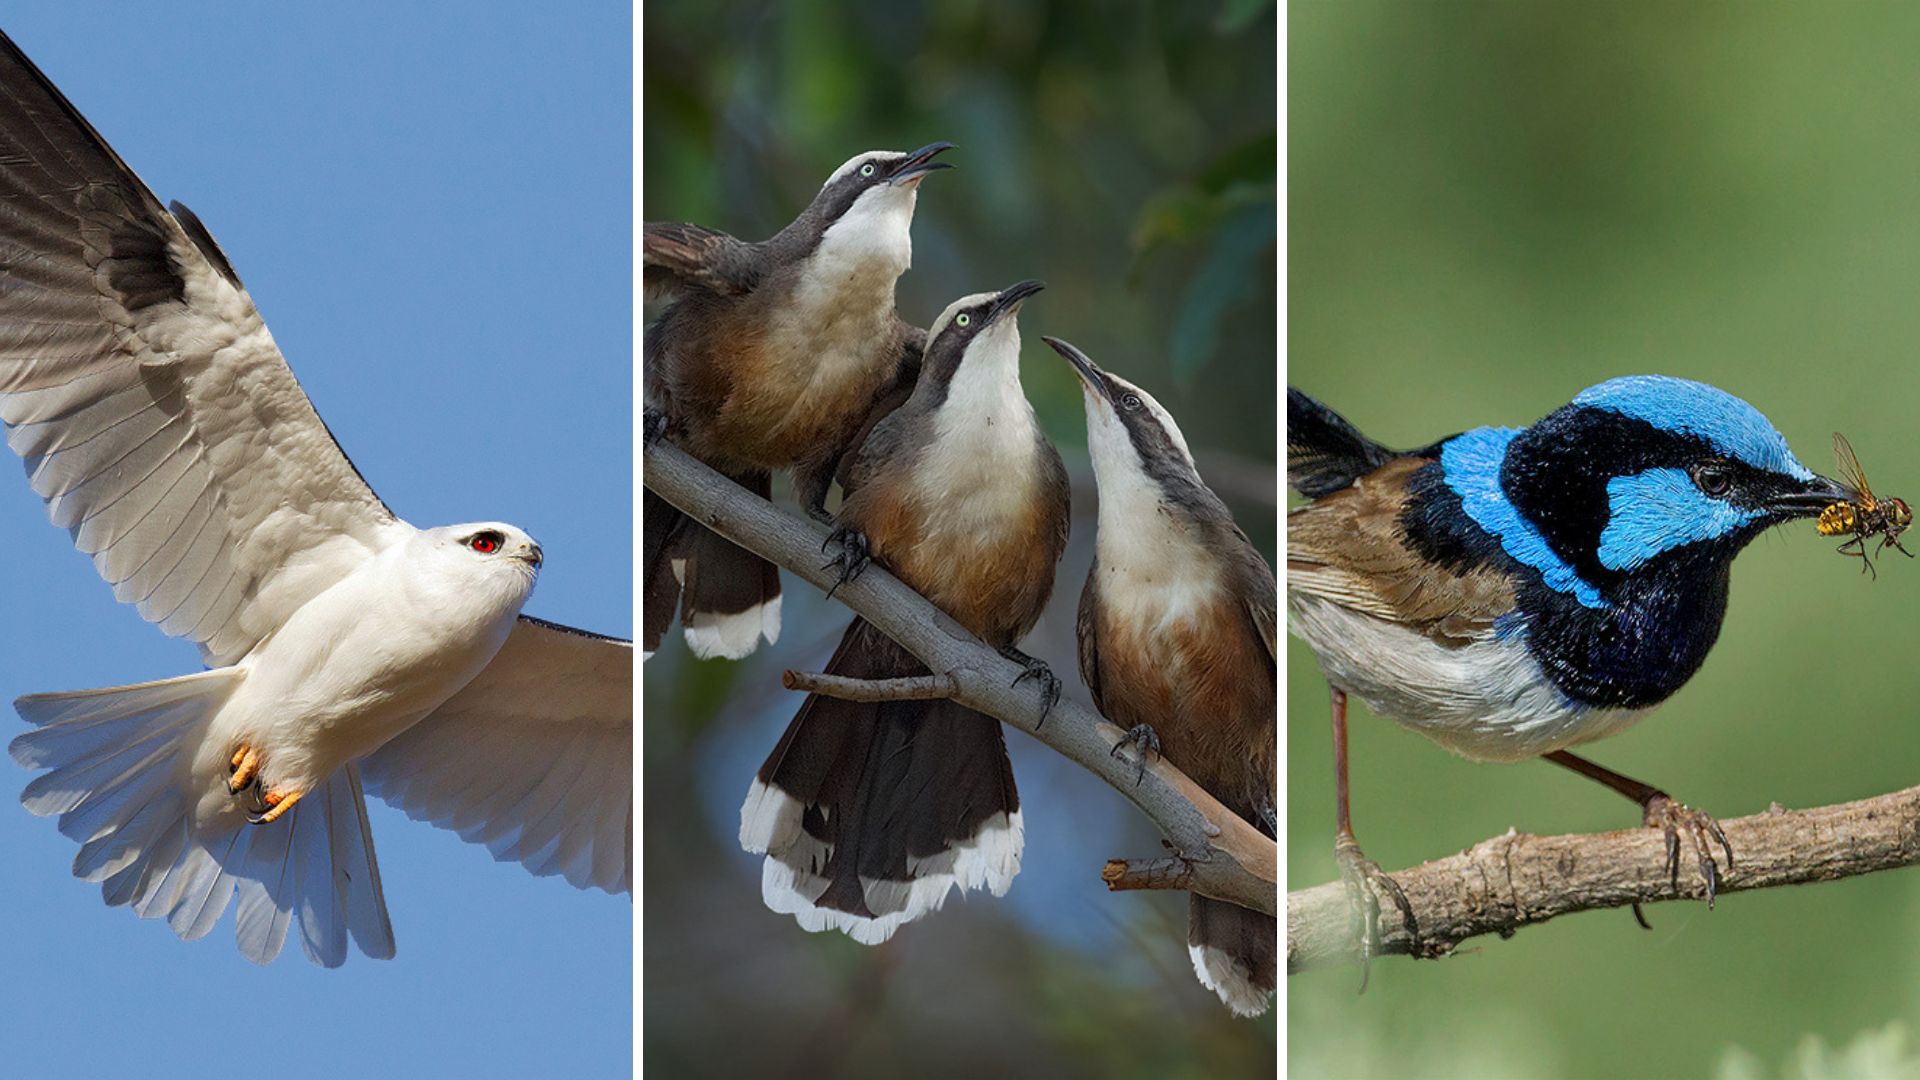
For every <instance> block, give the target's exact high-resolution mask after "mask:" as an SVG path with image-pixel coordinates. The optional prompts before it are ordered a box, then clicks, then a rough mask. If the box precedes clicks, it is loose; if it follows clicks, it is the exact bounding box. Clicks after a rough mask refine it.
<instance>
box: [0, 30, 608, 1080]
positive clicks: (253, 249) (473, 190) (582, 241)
mask: <svg viewBox="0 0 1920 1080" xmlns="http://www.w3.org/2000/svg"><path fill="white" fill-rule="evenodd" d="M266 10H268V9H262V8H256V7H251V6H242V5H238V4H231V5H219V6H214V5H184V6H182V5H99V6H98V7H93V6H86V5H55V4H43V5H37V6H33V7H24V6H19V5H15V6H10V8H9V12H8V14H7V15H6V18H5V22H4V23H3V24H0V25H4V28H5V29H6V31H7V32H8V33H9V34H10V35H12V36H13V38H14V40H15V41H16V42H18V43H19V44H20V46H21V47H22V48H23V49H24V50H25V51H26V53H27V55H28V56H30V57H32V58H33V59H34V60H35V61H36V62H37V63H38V64H39V65H40V66H41V67H42V68H43V70H45V71H46V72H47V73H48V75H49V76H50V77H51V78H52V80H53V82H54V84H55V85H57V86H59V87H60V88H61V89H63V90H64V91H65V92H66V94H67V95H68V97H70V98H71V99H72V100H73V101H74V103H75V104H76V105H77V106H78V107H79V108H80V110H81V112H82V113H83V114H85V115H86V116H87V117H88V118H89V119H90V120H92V121H93V123H94V126H95V127H97V128H98V129H99V130H100V131H101V133H102V134H104V135H105V136H106V138H107V139H108V141H109V142H111V143H112V144H113V145H114V147H115V148H116V149H118V150H119V151H120V153H121V155H122V156H123V157H124V158H125V159H126V160H127V161H128V163H130V164H131V165H132V166H133V168H134V169H135V170H136V171H138V172H139V173H140V174H141V175H142V177H144V178H145V180H146V181H147V183H148V184H149V185H150V186H151V187H153V189H154V190H155V192H156V193H157V194H158V195H159V196H160V197H161V199H162V200H163V201H164V200H166V199H170V198H177V199H180V200H181V201H183V202H185V203H186V204H187V205H189V206H191V207H192V208H193V209H194V210H195V211H196V212H197V213H198V214H199V216H200V218H201V219H202V220H203V221H204V222H205V223H206V224H207V227H208V228H209V229H210V230H211V231H212V233H213V234H214V236H215V237H216V238H217V239H218V240H219V242H220V244H221V246H222V247H223V248H224V249H225V250H226V252H227V254H228V256H229V257H230V258H231V259H232V261H233V263H234V266H235V268H236V270H237V271H238V272H239V274H240V275H241V277H242V279H243V280H245V281H246V283H247V285H248V287H249V288H250V289H251V290H252V292H253V295H254V299H255V300H256V302H257V303H258V304H259V305H260V308H261V311H262V313H263V314H264V315H265V317H266V320H267V324H268V326H269V327H270V328H271V329H272V331H273V333H274V336H275V337H276V339H277V340H278V341H279V343H280V347H281V349H282V351H283V352H285V353H286V355H287V357H288V359H289V361H290V363H291V364H292V366H293V370H294V373H295V375H297V376H298V377H299V379H300V380H301V382H302V384H303V385H304V386H305V387H306V390H307V393H308V395H309V396H310V397H311V398H312V399H313V400H314V403H315V406H316V407H317V408H318V409H319V411H320V414H321V415H322V416H323V417H324V418H325V419H326V421H327V423H328V425H329V426H330V427H331V428H332V430H333V432H334V434H335V436H336V437H337V438H338V439H339V441H340V443H341V445H342V446H343V447H344V448H345V449H346V450H347V452H348V453H349V454H350V455H351V456H352V457H353V459H354V462H355V464H356V465H358V466H359V468H360V471H361V472H362V473H363V474H365V476H366V477H367V479H368V481H369V482H370V483H371V484H372V485H373V487H374V489H375V490H376V491H377V492H378V493H379V494H380V495H381V496H382V498H384V499H385V500H386V502H387V503H388V505H390V506H391V507H393V509H394V510H395V511H396V512H397V513H399V514H400V515H402V516H403V517H405V518H407V519H408V520H410V521H412V522H414V523H415V524H418V525H423V526H424V525H436V524H447V523H452V522H460V521H470V520H475V519H489V518H498V519H503V520H507V521H511V522H514V523H516V524H518V525H520V526H522V527H524V528H526V529H527V530H528V531H529V532H531V533H532V534H533V535H534V536H536V537H537V538H538V539H539V540H540V541H541V543H542V544H543V546H544V547H545V549H546V553H547V563H546V566H545V568H544V570H543V571H542V574H541V579H540V585H539V588H538V590H537V591H536V592H535V593H534V597H533V600H532V601H531V602H530V603H529V605H528V607H527V610H528V611H529V612H530V613H532V614H536V615H540V616H542V617H544V618H549V619H554V620H557V621H561V622H566V623H570V624H574V625H577V626H582V627H587V628H590V629H594V630H598V631H603V632H608V633H615V634H619V635H621V636H630V635H631V632H632V615H631V597H632V552H633V545H632V539H631V528H632V450H631V446H632V443H631V431H632V428H631V416H632V411H631V401H632V396H631V379H632V365H631V359H630V358H631V333H632V321H631V296H632V293H631V255H630V252H631V236H632V233H631V216H630V205H631V156H630V155H631V145H632V142H631V108H630V103H631V93H630V70H631V67H630V64H631V32H630V26H629V11H628V10H627V7H626V5H624V4H606V5H597V6H593V7H591V8H582V9H580V11H579V12H576V13H574V14H572V15H570V16H569V17H567V18H565V19H562V18H556V17H554V16H553V15H551V14H545V15H542V14H538V13H537V9H536V8H535V7H532V6H528V7H521V6H509V5H487V6H485V9H484V11H483V10H482V9H481V8H480V7H477V6H474V5H462V4H413V3H410V4H379V5H376V4H364V3H349V4H330V5H323V6H315V7H312V8H310V9H302V8H293V7H286V8H280V7H276V8H273V9H271V11H272V13H271V14H262V12H263V11H266ZM583 12H584V13H588V14H583ZM9 457H10V455H9ZM0 547H3V548H4V550H5V551H6V552H7V559H6V563H5V566H4V568H0V601H4V606H3V607H0V611H4V613H5V614H4V615H3V616H0V699H4V700H11V699H12V698H13V697H15V696H18V695H19V694H23V693H29V692H34V691H48V690H71V689H80V688H85V687H95V686H106V685H113V684H119V683H129V682H135V681H138V680H142V679H151V678H160V677H165V676H169V675H175V674H180V673H183V672H187V671H192V670H197V669H198V661H197V658H196V656H195V654H194V652H193V650H192V649H191V648H190V647H189V646H187V645H185V644H183V643H181V642H178V641H174V640H170V639H168V638H166V637H164V636H163V635H161V634H160V632H159V631H157V630H156V629H154V628H153V627H151V626H149V625H147V624H146V623H145V622H143V621H142V620H141V619H140V618H139V616H138V615H137V614H136V613H135V612H134V611H133V610H132V609H131V608H128V607H123V606H121V605H119V604H116V603H115V602H114V600H113V597H112V595H111V593H110V592H109V590H108V589H107V587H106V586H105V585H104V584H103V583H101V581H100V580H99V579H98V578H97V577H96V576H95V575H94V573H93V570H92V567H91V565H90V564H89V563H88V561H87V560H86V559H85V558H84V557H82V556H80V555H79V554H77V553H76V552H74V550H73V549H72V547H71V546H70V544H69V541H68V538H67V535H66V533H65V532H64V531H62V530H58V529H55V528H53V527H52V526H50V525H49V524H48V523H47V521H46V518H45V515H44V512H43V510H42V507H41V505H40V502H39V500H38V499H37V498H35V497H34V496H33V495H32V493H31V492H30V491H29V490H28V488H27V485H26V482H25V479H24V477H23V475H22V473H21V471H20V469H19V467H18V464H17V461H11V460H9V461H6V462H4V463H0ZM23 729H24V727H23V725H21V724H20V722H19V721H18V719H17V717H15V716H14V714H13V713H12V711H11V710H10V709H9V710H6V711H5V712H4V713H3V714H0V735H4V736H6V737H11V735H12V734H14V733H17V732H18V731H19V730H23ZM28 778H29V774H28V773H27V772H26V771H25V770H22V769H19V768H17V767H16V766H14V765H12V764H11V762H4V761H0V792H4V793H6V795H5V797H0V923H3V924H4V925H5V926H6V927H7V933H6V934H4V935H0V1046H4V1047H5V1048H6V1059H5V1060H6V1064H5V1068H4V1071H5V1072H7V1073H8V1074H10V1075H16V1076H33V1075H56V1074H57V1075H79V1074H99V1075H141V1076H170V1075H187V1074H188V1073H189V1071H190V1070H191V1071H194V1072H205V1071H208V1070H212V1071H216V1072H219V1073H238V1074H243V1075H258V1074H265V1075H272V1076H274V1077H276V1080H291V1078H295V1077H302V1076H318V1075H329V1076H336V1075H339V1074H340V1073H341V1072H342V1071H343V1070H345V1071H347V1072H348V1074H350V1075H352V1074H357V1075H374V1076H379V1075H398V1074H401V1073H403V1072H404V1073H407V1074H410V1075H417V1076H448V1075H467V1076H507V1075H531V1074H535V1073H538V1074H541V1075H571V1076H613V1075H617V1076H625V1075H628V1069H629V1062H630V1060H631V1058H630V1050H631V1042H630V1021H631V1001H632V989H631V987H632V983H631V951H630V949H631V921H630V920H631V917H632V906H631V903H630V901H629V900H628V898H627V897H625V896H617V897H615V896H608V895H606V894H604V893H600V892H580V891H577V890H575V889H573V888H572V887H570V886H568V885H567V884H565V883H564V882H562V881H560V880H559V879H556V878H540V879H537V878H534V877H532V876H531V875H529V874H527V873H526V872H525V871H524V870H522V869H521V868H520V867H519V866H518V865H515V864H502V863H496V862H494V861H493V859H492V857H491V856H489V855H488V854H487V853H486V851H485V850H484V849H481V848H479V847H475V846H472V845H469V844H465V843H463V842H461V841H460V839H459V838H458V837H456V836H454V835H453V834H451V833H447V832H443V831H440V830H437V829H434V828H431V827H429V826H426V825H422V824H419V823H416V822H412V821H409V820H407V819H406V818H405V817H404V816H402V815H400V814H399V813H397V812H395V811H393V810H391V809H389V808H387V807H386V806H385V805H384V804H381V803H378V802H377V801H376V802H375V803H374V804H373V805H372V807H371V813H372V818H373V828H374V834H375V841H376V845H377V847H378V850H379V856H380V864H381V870H382V874H383V877H384V880H385V885H386V893H387V901H388V905H389V908H390V910H391V912H392V916H393V922H394V929H395V934H396V936H397V938H398V942H399V955H398V957H397V958H396V959H394V960H392V961H387V962H376V961H371V960H368V959H367V958H366V957H364V956H361V955H359V954H358V953H357V952H355V953H353V954H352V955H351V957H350V958H349V960H348V961H347V964H346V965H345V966H344V967H342V968H340V969H337V970H334V971H326V970H322V969H320V968H318V967H315V966H313V965H312V964H310V963H308V962H307V960H306V959H305V958H304V957H303V956H302V955H301V954H300V950H299V947H298V945H297V943H290V946H289V949H288V951H287V952H286V953H284V954H283V955H282V956H281V958H280V960H279V961H277V962H276V963H274V964H273V965H272V966H270V967H266V968H259V967H255V966H254V965H252V964H250V963H248V962H247V961H246V960H245V959H243V958H242V957H241V956H240V954H239V953H238V951H237V950H236V949H235V948H234V945H233V940H232V917H233V916H232V912H231V910H230V911H229V912H228V914H227V916H226V919H225V920H224V921H223V923H222V925H221V926H220V927H219V928H218V929H216V930H215V931H214V932H213V934H211V935H209V936H208V937H207V938H205V939H203V940H201V941H198V942H191V943H183V942H181V941H179V940H178V939H176V938H175V937H174V936H173V934H172V933H171V932H170V931H169V930H168V929H167V928H166V926H165V925H164V924H163V923H161V922H158V921H143V920H140V919H137V918H136V917H134V916H133V915H132V914H131V913H129V912H128V911H127V910H125V909H123V908H108V907H106V906H105V905H104V904H103V903H101V901H100V897H99V893H98V889H97V888H96V887H95V886H91V885H88V884H85V883H83V882H80V881H78V880H75V879H74V878H73V877H72V876H71V875H70V873H69V871H68V864H69V863H70V861H71V859H72V857H73V854H74V847H73V845H72V844H71V843H70V842H69V841H67V840H66V839H64V838H62V837H60V836H59V835H58V834H57V833H56V832H55V831H54V828H53V823H52V822H51V821H48V820H43V819H39V818H35V817H32V816H31V815H29V814H28V813H27V812H26V811H25V810H23V809H21V808H20V807H19V806H18V805H17V803H16V802H15V801H14V799H13V798H12V797H11V795H12V794H13V793H16V792H17V790H18V788H19V787H20V786H21V785H24V784H25V783H26V781H27V780H28Z"/></svg>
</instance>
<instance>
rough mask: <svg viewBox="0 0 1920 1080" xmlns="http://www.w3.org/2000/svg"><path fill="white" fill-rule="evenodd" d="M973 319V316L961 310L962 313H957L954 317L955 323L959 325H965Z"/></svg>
mask: <svg viewBox="0 0 1920 1080" xmlns="http://www.w3.org/2000/svg"><path fill="white" fill-rule="evenodd" d="M972 321H973V316H971V315H968V314H967V313H965V312H961V313H960V314H958V315H955V316H954V317H953V325H955V326H959V327H965V326H966V325H967V324H968V323H971V322H972Z"/></svg>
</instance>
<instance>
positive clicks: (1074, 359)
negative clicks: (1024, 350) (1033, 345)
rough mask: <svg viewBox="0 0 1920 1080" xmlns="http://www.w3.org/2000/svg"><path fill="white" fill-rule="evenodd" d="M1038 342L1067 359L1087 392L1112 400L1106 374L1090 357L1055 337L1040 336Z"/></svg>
mask: <svg viewBox="0 0 1920 1080" xmlns="http://www.w3.org/2000/svg"><path fill="white" fill-rule="evenodd" d="M1040 340H1041V341H1044V342H1046V343H1047V344H1048V345H1049V346H1051V347H1052V348H1053V351H1054V352H1057V353H1059V354H1060V355H1061V356H1064V357H1066V358H1067V363H1069V364H1072V365H1073V370H1074V371H1075V372H1076V373H1077V374H1078V375H1079V376H1080V381H1081V382H1083V383H1085V384H1086V386H1087V388H1088V389H1089V390H1092V391H1093V392H1095V393H1097V394H1099V395H1100V396H1101V397H1103V398H1106V399H1107V400H1109V401H1111V400H1113V388H1112V387H1110V386H1108V385H1107V378H1106V374H1105V373H1104V372H1102V371H1101V370H1100V366H1099V365H1098V364H1095V363H1094V362H1093V358H1092V357H1089V356H1088V355H1087V354H1086V353H1083V352H1081V351H1080V350H1079V349H1077V348H1075V347H1074V346H1073V344H1072V343H1071V342H1066V341H1061V340H1060V339H1059V338H1056V337H1047V336H1046V335H1044V334H1042V335H1041V336H1040Z"/></svg>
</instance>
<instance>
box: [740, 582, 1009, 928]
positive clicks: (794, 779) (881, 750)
mask: <svg viewBox="0 0 1920 1080" xmlns="http://www.w3.org/2000/svg"><path fill="white" fill-rule="evenodd" d="M827 670H828V672H830V673H832V674H835V675H847V676H853V677H856V678H866V679H881V678H898V677H903V676H911V675H925V674H927V669H926V668H925V667H924V666H922V665H921V664H920V662H919V661H918V660H915V659H914V658H913V656H912V655H911V654H909V653H908V652H907V651H906V650H904V649H902V648H901V647H900V646H898V645H896V644H894V643H893V642H892V641H891V640H889V639H888V638H887V637H886V636H885V635H883V634H881V633H880V632H879V631H877V630H875V629H873V627H871V626H869V625H867V623H866V622H864V621H863V620H859V619H856V620H854V623H853V625H852V626H850V627H848V628H847V633H846V636H845V637H844V638H842V639H841V642H840V648H839V650H838V651H836V652H835V653H834V655H833V660H832V661H831V663H829V664H828V666H827ZM1021 844H1022V833H1021V822H1020V796H1019V794H1018V793H1017V792H1016V791H1015V790H1014V785H1013V768H1012V766H1011V765H1010V764H1009V763H1008V761H1007V745H1006V741H1005V739H1004V738H1003V736H1002V735H1001V731H1000V722H999V721H998V720H995V719H993V718H992V717H990V716H985V715H982V714H981V713H977V712H974V711H973V710H972V709H967V708H962V707H961V706H959V705H956V704H955V703H953V702H951V701H883V702H855V701H842V700H840V699H837V698H828V697H821V696H819V695H813V696H810V697H808V698H807V700H806V703H805V704H803V705H801V706H800V712H799V714H798V715H796V716H795V717H794V718H793V723H792V724H790V725H788V727H787V733H786V735H784V736H783V737H782V738H781V740H780V744H779V745H778V746H776V747H775V748H774V751H773V754H772V755H771V756H769V757H768V758H767V762H766V764H765V765H762V766H761V767H760V772H759V775H758V776H757V777H756V778H755V779H754V782H753V787H752V789H751V790H750V791H749V792H748V793H747V801H746V802H745V804H743V805H742V806H741V807H740V846H741V847H743V848H745V849H746V850H748V851H751V852H764V853H765V854H766V856H767V860H766V865H765V867H764V869H763V872H762V875H761V896H762V897H763V898H764V899H765V900H766V903H767V906H768V907H770V908H772V909H773V910H774V911H777V912H781V913H783V914H788V915H792V916H793V917H794V918H795V919H796V920H798V921H799V923H800V925H801V927H803V928H804V929H807V930H811V931H819V930H826V929H836V930H841V931H844V932H845V933H846V934H847V935H848V936H850V937H852V938H853V939H854V940H855V941H859V942H863V943H865V944H868V945H877V944H879V943H880V942H882V941H885V940H887V938H889V937H891V936H892V935H893V932H894V931H895V930H896V929H898V928H899V927H900V925H901V924H902V923H906V922H911V921H912V920H914V919H917V918H919V917H921V916H922V915H925V914H927V913H928V912H931V911H935V910H938V909H939V907H940V905H941V903H942V902H943V901H944V900H945V899H946V897H947V893H948V892H949V891H950V890H952V889H953V888H954V887H955V886H958V887H959V888H961V889H962V890H965V889H976V888H980V887H982V886H984V887H986V888H987V889H989V890H990V891H991V892H992V893H993V894H994V895H995V896H1001V895H1004V894H1005V893H1006V891H1007V889H1008V887H1009V886H1011V885H1012V884H1013V878H1014V875H1015V874H1017V873H1019V871H1020V849H1021Z"/></svg>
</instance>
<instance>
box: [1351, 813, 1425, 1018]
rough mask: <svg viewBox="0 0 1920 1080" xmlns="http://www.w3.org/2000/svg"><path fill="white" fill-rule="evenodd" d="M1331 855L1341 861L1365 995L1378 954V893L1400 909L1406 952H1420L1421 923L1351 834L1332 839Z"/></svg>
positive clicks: (1388, 877) (1395, 885)
mask: <svg viewBox="0 0 1920 1080" xmlns="http://www.w3.org/2000/svg"><path fill="white" fill-rule="evenodd" d="M1333 858H1334V861H1335V862H1338V863H1339V864H1340V880H1341V881H1342V882H1343V883H1345V885H1346V887H1347V907H1348V911H1349V913H1350V922H1349V926H1350V927H1351V931H1352V933H1353V935H1354V937H1355V938H1357V939H1358V940H1359V943H1360V993H1363V994H1364V993H1366V992H1367V979H1368V977H1369V975H1371V974H1372V967H1373V958H1374V957H1375V956H1378V955H1380V894H1381V893H1383V892H1384V893H1386V894H1387V899H1389V900H1391V901H1393V906H1394V907H1397V908H1399V909H1400V919H1401V922H1402V924H1403V925H1404V926H1405V927H1406V931H1407V937H1408V938H1409V939H1410V941H1409V945H1408V951H1409V952H1412V953H1413V954H1415V955H1418V954H1419V952H1420V924H1419V923H1418V922H1417V921H1415V919H1414V917H1413V905H1412V904H1411V903H1409V902H1408V901H1407V894H1406V893H1405V892H1403V891H1401V889H1400V884H1399V882H1396V881H1394V880H1393V878H1392V877H1390V876H1388V874H1387V872H1386V871H1384V870H1382V869H1380V864H1379V863H1376V862H1374V861H1373V860H1372V859H1369V858H1367V857H1366V855H1365V854H1364V853H1362V852H1361V850H1360V845H1359V843H1358V842H1357V841H1355V840H1354V839H1353V837H1351V836H1342V837H1341V838H1340V839H1339V840H1337V841H1335V842H1334V845H1333Z"/></svg>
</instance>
